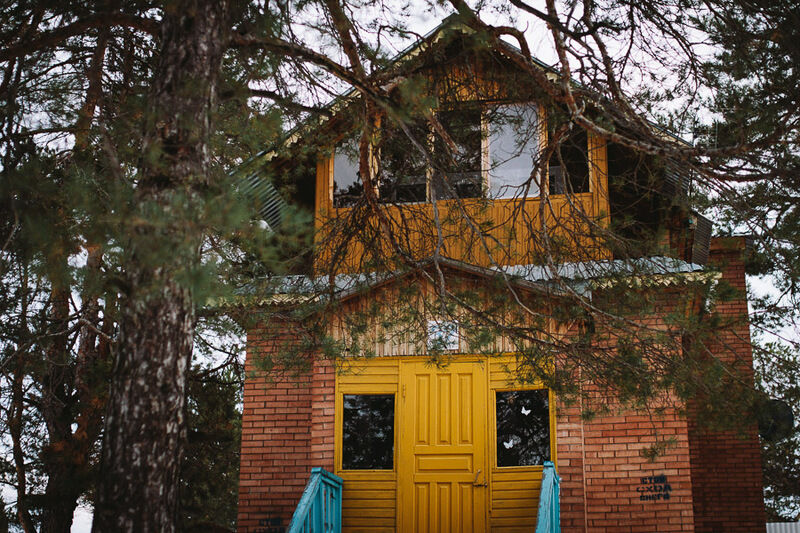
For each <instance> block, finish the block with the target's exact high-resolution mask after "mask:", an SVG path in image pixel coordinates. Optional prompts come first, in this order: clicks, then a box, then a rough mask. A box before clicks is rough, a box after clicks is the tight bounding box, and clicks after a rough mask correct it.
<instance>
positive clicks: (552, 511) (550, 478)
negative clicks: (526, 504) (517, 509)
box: [536, 461, 561, 533]
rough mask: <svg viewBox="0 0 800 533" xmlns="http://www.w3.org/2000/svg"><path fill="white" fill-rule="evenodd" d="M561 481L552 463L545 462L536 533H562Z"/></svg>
mask: <svg viewBox="0 0 800 533" xmlns="http://www.w3.org/2000/svg"><path fill="white" fill-rule="evenodd" d="M560 482H561V479H559V477H558V474H556V467H555V465H554V464H553V463H552V462H551V461H545V462H544V472H542V490H541V491H540V492H539V512H538V513H537V515H536V533H561V505H560V504H559V501H558V493H559V483H560Z"/></svg>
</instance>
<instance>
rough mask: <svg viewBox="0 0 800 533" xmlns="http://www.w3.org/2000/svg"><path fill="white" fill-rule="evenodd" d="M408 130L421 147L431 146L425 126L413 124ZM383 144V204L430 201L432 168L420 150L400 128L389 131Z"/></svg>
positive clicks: (381, 191) (384, 136)
mask: <svg viewBox="0 0 800 533" xmlns="http://www.w3.org/2000/svg"><path fill="white" fill-rule="evenodd" d="M408 130H409V132H410V133H411V135H412V136H413V137H414V140H415V141H416V142H417V143H420V145H421V146H425V145H426V144H427V142H428V129H427V127H426V126H425V124H424V123H421V124H412V125H411V126H409V127H408ZM382 141H383V142H382V143H381V150H380V154H381V168H380V177H381V178H380V190H379V193H380V194H379V198H380V201H381V202H390V203H402V202H424V201H425V200H427V196H428V179H427V168H428V167H427V164H426V161H425V155H424V154H423V153H422V152H421V151H420V149H419V147H418V146H416V145H415V144H414V142H412V140H411V139H410V138H409V137H408V135H407V134H406V132H405V131H403V130H402V129H399V128H396V129H393V128H386V129H385V130H384V132H383V139H382Z"/></svg>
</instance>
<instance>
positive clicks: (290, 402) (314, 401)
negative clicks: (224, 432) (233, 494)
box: [237, 325, 334, 533]
mask: <svg viewBox="0 0 800 533" xmlns="http://www.w3.org/2000/svg"><path fill="white" fill-rule="evenodd" d="M292 339H293V337H292V335H291V331H290V330H287V329H284V330H283V331H281V330H280V328H279V327H277V326H276V327H274V328H267V327H265V326H263V325H259V326H257V327H255V328H252V329H251V330H249V331H248V339H247V341H248V342H247V345H248V350H247V363H246V370H247V379H246V381H245V388H244V405H243V421H242V451H241V470H240V474H239V515H238V524H237V528H238V531H240V532H243V533H245V532H246V533H273V532H275V533H277V532H281V531H283V530H284V528H285V526H286V525H288V522H289V520H290V519H291V516H292V513H293V512H294V509H295V507H296V505H297V502H298V501H299V500H300V495H301V494H302V492H303V488H304V487H305V483H306V481H307V480H308V477H309V474H310V472H311V468H312V467H315V466H321V467H323V468H326V469H328V470H331V471H332V470H333V416H334V414H333V410H334V373H333V368H332V366H331V364H330V363H328V362H326V361H319V360H316V361H315V362H314V363H313V365H312V369H311V371H310V372H308V373H307V374H304V375H302V376H300V377H299V378H298V377H295V376H280V375H278V374H273V375H271V377H270V378H269V379H267V378H266V377H265V376H264V375H263V374H259V373H256V372H255V366H254V360H255V358H257V357H258V356H259V354H262V353H265V352H274V351H278V350H283V349H286V346H287V343H290V342H292Z"/></svg>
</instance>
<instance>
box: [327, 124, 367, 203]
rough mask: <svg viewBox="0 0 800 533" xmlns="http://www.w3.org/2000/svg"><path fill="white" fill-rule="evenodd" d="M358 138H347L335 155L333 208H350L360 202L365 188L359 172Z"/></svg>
mask: <svg viewBox="0 0 800 533" xmlns="http://www.w3.org/2000/svg"><path fill="white" fill-rule="evenodd" d="M358 160H359V156H358V138H357V137H355V136H350V137H346V138H345V139H344V140H342V141H341V142H339V144H337V145H336V149H335V150H334V154H333V206H334V207H349V206H351V205H353V204H355V203H356V201H358V199H359V197H361V193H363V192H364V186H363V185H362V184H361V176H360V175H359V172H358Z"/></svg>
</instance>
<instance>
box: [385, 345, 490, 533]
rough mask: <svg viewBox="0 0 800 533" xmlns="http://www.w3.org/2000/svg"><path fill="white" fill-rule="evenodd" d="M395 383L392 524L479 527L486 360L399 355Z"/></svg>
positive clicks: (427, 531)
mask: <svg viewBox="0 0 800 533" xmlns="http://www.w3.org/2000/svg"><path fill="white" fill-rule="evenodd" d="M400 385H401V387H400V396H401V398H400V400H401V401H400V410H399V411H400V412H399V416H400V435H399V438H398V443H399V450H398V451H399V460H398V474H399V494H398V509H399V511H400V512H399V518H400V523H399V526H400V527H399V528H398V531H403V532H409V533H411V532H414V533H483V532H484V531H486V521H487V501H488V499H487V498H488V496H487V493H488V488H487V479H488V478H487V476H486V473H487V458H486V450H487V446H486V420H487V412H486V405H487V404H486V401H487V395H486V368H485V365H482V364H479V363H472V362H468V363H464V362H460V363H451V364H450V365H448V366H447V367H445V368H436V367H432V366H429V365H426V364H425V363H424V362H418V361H413V362H404V363H402V366H401V376H400Z"/></svg>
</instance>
